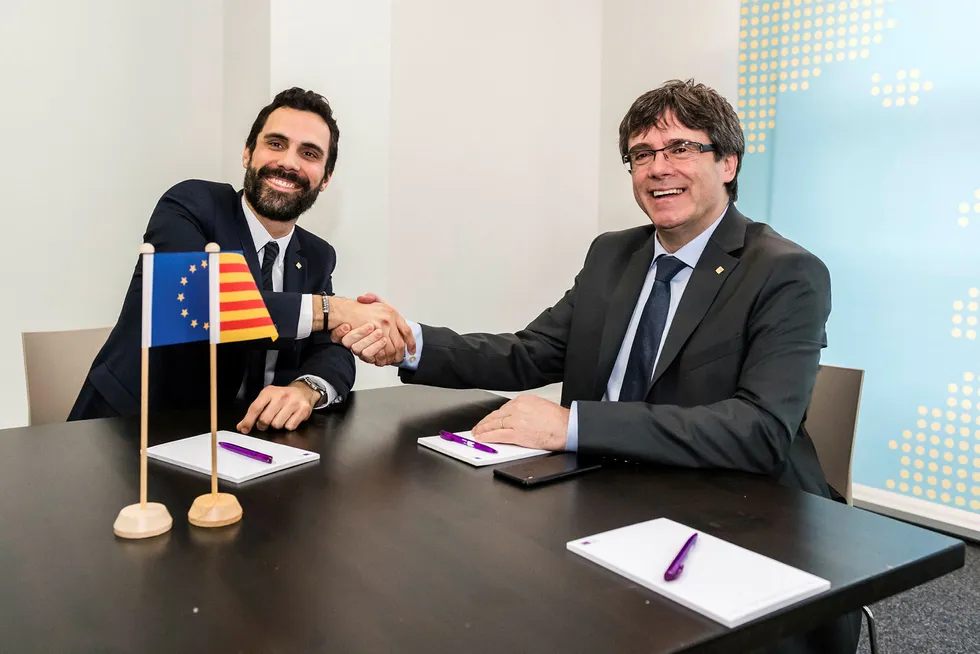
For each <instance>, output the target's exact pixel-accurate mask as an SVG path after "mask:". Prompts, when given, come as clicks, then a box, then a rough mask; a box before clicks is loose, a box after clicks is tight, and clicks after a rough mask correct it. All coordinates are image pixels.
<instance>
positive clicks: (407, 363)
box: [398, 320, 422, 372]
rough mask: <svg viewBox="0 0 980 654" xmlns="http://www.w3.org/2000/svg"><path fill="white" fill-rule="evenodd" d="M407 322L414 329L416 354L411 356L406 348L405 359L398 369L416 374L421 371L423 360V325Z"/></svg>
mask: <svg viewBox="0 0 980 654" xmlns="http://www.w3.org/2000/svg"><path fill="white" fill-rule="evenodd" d="M405 322H407V323H408V326H409V327H411V328H412V335H413V336H415V354H409V353H408V347H407V346H406V347H405V358H404V359H402V362H401V363H400V364H398V367H399V368H402V369H404V370H411V371H413V372H414V371H416V370H418V369H419V360H420V359H421V358H422V325H420V324H418V323H417V322H412V321H411V320H406V321H405Z"/></svg>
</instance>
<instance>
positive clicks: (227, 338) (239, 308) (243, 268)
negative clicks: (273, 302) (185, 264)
mask: <svg viewBox="0 0 980 654" xmlns="http://www.w3.org/2000/svg"><path fill="white" fill-rule="evenodd" d="M207 256H208V257H209V259H208V260H209V262H210V269H209V271H208V274H209V276H210V287H211V296H210V302H211V307H210V308H211V310H210V317H211V324H210V325H209V327H210V329H209V332H210V335H211V342H212V343H232V342H235V341H249V340H254V339H259V338H271V339H272V340H276V339H277V338H279V332H278V331H276V327H275V325H274V324H273V323H272V317H271V316H270V315H269V311H268V309H266V307H265V302H263V301H262V294H261V293H260V292H259V289H258V287H257V286H256V285H255V279H254V278H253V277H252V273H251V271H250V270H249V269H248V263H246V261H245V256H244V255H242V253H241V252H216V253H213V254H209V255H207Z"/></svg>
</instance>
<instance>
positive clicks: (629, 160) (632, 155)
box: [623, 141, 715, 172]
mask: <svg viewBox="0 0 980 654" xmlns="http://www.w3.org/2000/svg"><path fill="white" fill-rule="evenodd" d="M714 149H715V146H713V145H711V144H709V143H698V142H696V141H678V142H677V143H671V144H670V145H668V146H667V147H664V148H660V149H659V150H634V151H632V152H629V153H627V154H626V156H625V157H623V163H624V164H625V165H626V168H627V170H629V171H630V172H633V171H634V170H635V169H637V168H643V167H644V166H648V165H650V164H652V163H653V162H654V161H655V160H656V159H657V153H658V152H663V153H664V161H674V162H678V161H690V160H691V159H693V158H694V157H696V156H697V155H699V154H701V153H702V152H714Z"/></svg>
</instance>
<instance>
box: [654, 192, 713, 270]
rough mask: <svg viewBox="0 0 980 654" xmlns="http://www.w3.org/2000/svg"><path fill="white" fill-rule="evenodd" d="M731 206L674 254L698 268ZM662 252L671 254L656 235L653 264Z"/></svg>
mask: <svg viewBox="0 0 980 654" xmlns="http://www.w3.org/2000/svg"><path fill="white" fill-rule="evenodd" d="M729 206H730V205H727V204H726V205H725V210H724V211H722V212H721V215H720V216H718V218H717V219H715V222H713V223H711V224H710V225H709V226H708V229H706V230H704V231H703V232H701V233H700V234H698V235H697V236H696V237H695V238H694V239H692V240H691V242H690V243H687V244H686V245H684V247H682V248H681V249H679V250H678V251H677V252H674V253H673V255H672V256H674V257H676V258H677V259H680V260H681V261H682V262H684V263H685V264H686V265H687V266H688V267H689V268H691V269H694V268H696V267H697V265H698V260H699V259H700V258H701V254H702V253H703V252H704V248H705V246H707V245H708V241H709V240H710V239H711V235H712V234H714V233H715V229H717V228H718V223H720V222H721V219H722V218H724V217H725V214H726V213H728V207H729ZM661 254H669V253H668V252H667V250H665V249H664V246H662V245H661V244H660V239H659V238H657V237H656V236H654V237H653V262H651V263H650V265H651V266H652V265H653V263H655V262H656V261H657V257H659V256H660V255H661Z"/></svg>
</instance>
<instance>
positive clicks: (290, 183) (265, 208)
mask: <svg viewBox="0 0 980 654" xmlns="http://www.w3.org/2000/svg"><path fill="white" fill-rule="evenodd" d="M329 146H330V128H329V127H328V126H327V124H326V123H325V122H324V121H323V119H322V118H320V116H318V115H316V114H315V113H312V112H309V111H298V110H296V109H290V108H289V107H279V108H278V109H276V110H275V111H273V112H272V113H271V114H269V117H268V119H267V120H266V122H265V125H264V126H263V128H262V131H261V132H260V133H259V135H258V138H257V139H256V142H255V148H254V150H253V151H250V150H249V149H248V148H246V149H245V152H244V153H243V154H242V165H243V166H245V184H244V192H245V199H246V200H247V201H248V203H249V205H250V206H251V207H252V210H253V211H254V212H255V213H256V214H258V215H260V216H262V217H264V218H268V219H270V220H274V221H277V222H291V221H295V220H296V219H297V218H299V216H300V215H301V214H302V213H303V212H305V211H306V210H307V209H309V208H310V207H311V206H313V203H314V202H315V201H316V198H317V196H318V195H319V194H320V191H322V190H324V189H325V188H327V184H328V183H329V181H330V178H329V177H327V176H326V174H325V165H326V157H327V152H328V150H329Z"/></svg>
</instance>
